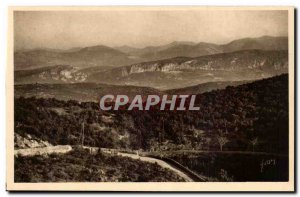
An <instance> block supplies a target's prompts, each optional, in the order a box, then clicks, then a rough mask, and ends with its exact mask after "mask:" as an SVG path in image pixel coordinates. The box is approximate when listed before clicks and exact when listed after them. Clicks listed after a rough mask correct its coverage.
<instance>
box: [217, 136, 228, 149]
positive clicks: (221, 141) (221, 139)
mask: <svg viewBox="0 0 300 197" xmlns="http://www.w3.org/2000/svg"><path fill="white" fill-rule="evenodd" d="M228 142H229V140H228V139H227V138H226V137H224V136H218V143H219V145H220V150H221V151H223V146H224V145H225V144H227V143H228Z"/></svg>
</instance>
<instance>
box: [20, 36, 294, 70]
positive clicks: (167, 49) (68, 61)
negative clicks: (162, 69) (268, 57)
mask: <svg viewBox="0 0 300 197" xmlns="http://www.w3.org/2000/svg"><path fill="white" fill-rule="evenodd" d="M250 49H257V50H287V49H288V38H287V37H271V36H263V37H259V38H244V39H239V40H234V41H232V42H230V43H227V44H222V45H218V44H213V43H205V42H200V43H193V42H172V43H170V44H167V45H161V46H148V47H145V48H134V47H131V46H121V47H115V48H113V47H108V46H104V45H97V46H90V47H82V48H80V47H76V48H71V49H68V50H58V49H48V48H39V49H33V50H22V51H15V53H14V67H15V70H24V69H33V68H42V67H47V66H54V65H70V66H73V67H79V68H87V67H92V66H94V67H95V66H96V67H100V66H112V67H119V66H124V65H130V64H134V63H138V62H146V61H154V60H160V59H168V58H173V57H178V56H185V57H199V56H205V55H212V54H219V53H228V52H233V51H240V50H250Z"/></svg>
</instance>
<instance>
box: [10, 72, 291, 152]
mask: <svg viewBox="0 0 300 197" xmlns="http://www.w3.org/2000/svg"><path fill="white" fill-rule="evenodd" d="M78 99H79V98H78ZM196 106H200V110H199V111H160V110H158V109H157V110H156V108H154V109H153V110H150V111H137V110H134V111H123V110H121V111H108V112H103V111H100V110H99V105H98V103H78V102H76V101H68V102H66V101H59V100H56V99H35V98H22V97H21V98H15V125H16V126H15V132H16V133H17V134H19V135H20V136H26V135H27V134H30V135H31V136H33V137H37V138H39V139H41V140H43V141H47V142H49V143H51V144H53V145H56V144H71V145H76V144H78V143H79V138H80V131H81V123H82V122H85V123H86V126H85V128H86V131H85V132H86V136H85V141H84V144H85V145H89V146H100V147H107V148H113V147H114V148H131V149H139V148H143V149H147V150H150V149H153V150H155V149H157V148H159V147H160V148H162V147H165V148H166V149H167V150H168V149H184V148H186V149H192V148H194V149H199V150H220V146H219V144H218V139H219V138H220V137H223V138H226V139H227V140H228V142H227V143H226V144H225V145H224V147H223V150H230V151H253V150H255V151H259V152H272V153H282V154H286V153H287V151H288V75H287V74H285V75H280V76H276V77H272V78H268V79H263V80H258V81H255V82H252V83H248V84H243V85H239V86H236V87H227V88H226V89H223V90H215V91H211V92H207V93H203V94H200V95H198V96H197V99H196ZM254 139H256V140H257V141H258V143H257V144H255V147H254V145H251V141H252V140H254Z"/></svg>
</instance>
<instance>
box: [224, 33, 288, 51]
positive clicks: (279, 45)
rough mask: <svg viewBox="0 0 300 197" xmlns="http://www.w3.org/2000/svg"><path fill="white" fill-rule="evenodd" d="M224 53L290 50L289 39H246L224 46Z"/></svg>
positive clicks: (265, 37)
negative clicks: (252, 50)
mask: <svg viewBox="0 0 300 197" xmlns="http://www.w3.org/2000/svg"><path fill="white" fill-rule="evenodd" d="M222 48H223V51H224V52H232V51H240V50H248V49H260V50H288V38H287V37H271V36H263V37H259V38H244V39H239V40H234V41H232V42H230V43H228V44H225V45H222Z"/></svg>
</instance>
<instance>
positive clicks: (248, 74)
mask: <svg viewBox="0 0 300 197" xmlns="http://www.w3.org/2000/svg"><path fill="white" fill-rule="evenodd" d="M287 72H288V53H287V51H262V50H246V51H238V52H232V53H222V54H215V55H208V56H200V57H195V58H189V57H177V58H171V59H165V60H158V61H151V62H144V63H138V64H133V65H130V66H123V67H119V68H114V69H110V70H107V71H104V72H98V73H97V72H94V73H92V74H91V75H89V76H88V78H87V80H88V81H93V82H101V83H110V84H116V85H120V84H127V85H135V86H147V87H154V88H157V89H163V90H165V89H174V88H183V87H187V86H193V85H197V84H202V83H207V82H217V81H241V80H242V81H244V80H255V79H261V78H266V77H271V76H275V75H278V74H281V73H287Z"/></svg>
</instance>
